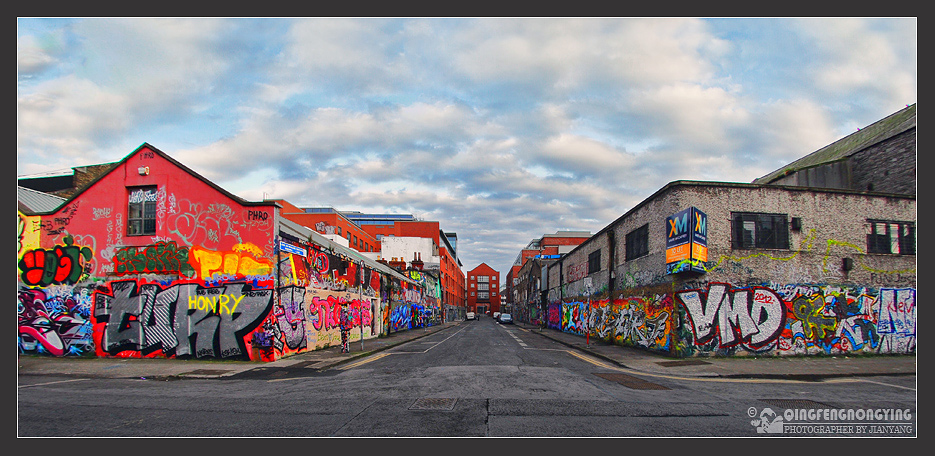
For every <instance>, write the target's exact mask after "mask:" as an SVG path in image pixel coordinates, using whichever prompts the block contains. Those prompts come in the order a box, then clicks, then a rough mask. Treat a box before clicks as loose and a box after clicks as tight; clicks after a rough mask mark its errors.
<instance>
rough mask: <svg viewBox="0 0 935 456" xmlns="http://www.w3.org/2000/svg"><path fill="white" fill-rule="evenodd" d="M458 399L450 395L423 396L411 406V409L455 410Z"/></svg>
mask: <svg viewBox="0 0 935 456" xmlns="http://www.w3.org/2000/svg"><path fill="white" fill-rule="evenodd" d="M457 401H458V400H457V399H454V398H450V397H423V398H419V399H417V400H416V401H415V402H413V404H412V405H410V406H409V410H453V409H454V408H455V402H457Z"/></svg>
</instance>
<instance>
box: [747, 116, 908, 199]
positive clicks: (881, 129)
mask: <svg viewBox="0 0 935 456" xmlns="http://www.w3.org/2000/svg"><path fill="white" fill-rule="evenodd" d="M915 126H916V105H915V104H913V105H911V106H907V107H906V108H905V109H902V110H900V111H898V112H896V113H894V114H891V115H889V116H887V117H886V118H884V119H881V120H879V121H877V122H874V123H873V124H870V125H868V126H867V127H866V128H862V129H860V130H858V131H857V132H855V133H852V134H850V135H847V136H845V137H843V138H841V139H839V140H837V141H835V142H833V143H831V144H829V145H827V146H825V147H822V148H821V149H818V150H817V151H815V152H812V153H811V154H808V155H806V156H804V157H802V158H800V159H798V160H796V161H794V162H792V163H789V164H788V165H786V166H783V167H782V168H779V169H777V170H775V171H773V172H771V173H769V174H767V175H765V176H763V177H760V178H758V179H754V180H753V183H754V184H768V183H770V182H772V181H774V180H776V179H778V178H780V177H782V176H783V175H785V174H786V172H787V171H789V172H795V171H799V170H802V169H806V168H811V167H814V166H818V165H823V164H825V163H832V162H836V161H838V160H843V159H845V158H847V157H849V156H851V155H853V154H855V153H857V152H860V151H861V150H863V149H866V148H867V147H869V146H872V145H874V144H876V143H878V142H880V141H883V140H885V139H887V138H891V137H893V136H896V135H898V134H900V133H902V132H904V131H906V130H909V129H910V128H914V127H915Z"/></svg>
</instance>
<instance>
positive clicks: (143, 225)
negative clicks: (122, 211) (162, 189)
mask: <svg viewBox="0 0 935 456" xmlns="http://www.w3.org/2000/svg"><path fill="white" fill-rule="evenodd" d="M127 190H128V192H127V237H130V236H134V237H135V236H155V235H156V202H157V200H158V199H159V187H158V186H156V185H141V186H136V187H127ZM150 192H151V193H150ZM137 193H139V194H140V195H142V196H143V199H142V200H141V201H139V202H134V201H133V199H134V194H137ZM150 198H152V201H148V200H149V199H150ZM134 212H138V213H139V216H138V217H134V216H133V214H134ZM135 224H136V226H138V227H139V231H138V232H134V230H133V227H134V225H135Z"/></svg>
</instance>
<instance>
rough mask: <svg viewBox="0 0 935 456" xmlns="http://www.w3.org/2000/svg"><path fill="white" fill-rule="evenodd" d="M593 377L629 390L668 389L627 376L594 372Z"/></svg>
mask: <svg viewBox="0 0 935 456" xmlns="http://www.w3.org/2000/svg"><path fill="white" fill-rule="evenodd" d="M594 375H597V376H598V377H600V378H603V379H604V380H610V381H612V382H617V383H619V384H621V385H623V386H626V387H627V388H630V389H636V390H667V389H669V388H668V387H665V386H663V385H660V384H658V383H653V382H649V381H646V380H643V379H641V378H639V377H634V376H632V375H627V374H610V373H605V372H595V373H594Z"/></svg>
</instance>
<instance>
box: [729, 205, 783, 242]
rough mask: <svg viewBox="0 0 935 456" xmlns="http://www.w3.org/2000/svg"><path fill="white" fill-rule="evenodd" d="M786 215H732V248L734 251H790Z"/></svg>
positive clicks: (742, 213)
mask: <svg viewBox="0 0 935 456" xmlns="http://www.w3.org/2000/svg"><path fill="white" fill-rule="evenodd" d="M787 219H788V216H787V215H786V214H762V213H757V212H732V213H731V225H732V227H731V247H732V248H734V249H788V248H789V223H788V220H787Z"/></svg>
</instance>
